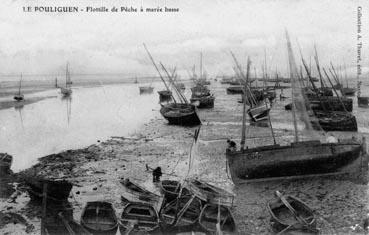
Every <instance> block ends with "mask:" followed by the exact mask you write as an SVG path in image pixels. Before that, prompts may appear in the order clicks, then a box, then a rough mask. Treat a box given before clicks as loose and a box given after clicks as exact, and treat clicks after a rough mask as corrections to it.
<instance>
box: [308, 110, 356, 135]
mask: <svg viewBox="0 0 369 235" xmlns="http://www.w3.org/2000/svg"><path fill="white" fill-rule="evenodd" d="M314 114H315V116H316V117H317V118H318V120H319V125H320V127H321V128H322V129H323V130H324V131H357V122H356V118H355V116H354V115H352V114H351V113H346V112H339V111H336V112H322V111H315V112H314ZM318 130H319V129H318Z"/></svg>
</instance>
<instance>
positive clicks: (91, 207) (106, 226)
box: [81, 201, 118, 235]
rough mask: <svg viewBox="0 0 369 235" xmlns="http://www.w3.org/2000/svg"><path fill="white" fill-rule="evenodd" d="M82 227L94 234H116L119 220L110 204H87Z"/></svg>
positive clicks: (101, 202) (98, 202) (83, 212)
mask: <svg viewBox="0 0 369 235" xmlns="http://www.w3.org/2000/svg"><path fill="white" fill-rule="evenodd" d="M81 225H82V226H83V227H84V228H85V229H87V230H88V231H89V232H91V233H93V234H112V235H113V234H114V235H115V233H116V231H117V229H118V218H117V216H116V214H115V210H114V208H113V205H112V204H111V203H109V202H103V201H93V202H87V203H86V206H85V208H84V209H83V211H82V214H81Z"/></svg>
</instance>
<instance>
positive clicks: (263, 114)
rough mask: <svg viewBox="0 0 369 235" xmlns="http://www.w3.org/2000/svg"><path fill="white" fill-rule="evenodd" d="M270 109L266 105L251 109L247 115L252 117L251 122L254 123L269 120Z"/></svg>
mask: <svg viewBox="0 0 369 235" xmlns="http://www.w3.org/2000/svg"><path fill="white" fill-rule="evenodd" d="M269 112H270V108H269V107H266V106H265V105H261V106H258V107H254V108H250V109H248V110H247V114H248V115H249V116H250V118H251V120H252V121H254V122H258V121H262V120H266V119H268V115H269Z"/></svg>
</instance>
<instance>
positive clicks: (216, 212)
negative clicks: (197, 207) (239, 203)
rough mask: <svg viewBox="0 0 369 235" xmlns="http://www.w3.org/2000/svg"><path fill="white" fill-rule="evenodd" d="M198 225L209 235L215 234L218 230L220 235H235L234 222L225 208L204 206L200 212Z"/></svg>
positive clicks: (211, 205) (214, 205)
mask: <svg viewBox="0 0 369 235" xmlns="http://www.w3.org/2000/svg"><path fill="white" fill-rule="evenodd" d="M199 224H200V226H201V227H202V228H203V229H205V231H207V232H208V233H210V234H215V233H216V232H217V231H219V230H220V231H221V232H222V234H237V228H236V223H235V220H234V218H233V215H232V213H231V211H230V210H229V208H228V207H226V206H221V205H217V204H206V205H205V206H204V208H203V209H202V210H201V214H200V217H199ZM217 224H218V226H217ZM217 227H218V228H217Z"/></svg>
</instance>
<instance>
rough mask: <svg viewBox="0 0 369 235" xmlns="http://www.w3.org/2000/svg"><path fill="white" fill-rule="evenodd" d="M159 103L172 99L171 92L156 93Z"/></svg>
mask: <svg viewBox="0 0 369 235" xmlns="http://www.w3.org/2000/svg"><path fill="white" fill-rule="evenodd" d="M158 94H159V99H160V101H169V100H171V99H172V92H171V91H167V90H164V91H158Z"/></svg>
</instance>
